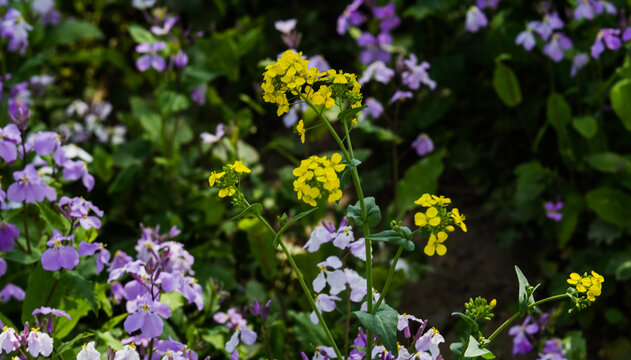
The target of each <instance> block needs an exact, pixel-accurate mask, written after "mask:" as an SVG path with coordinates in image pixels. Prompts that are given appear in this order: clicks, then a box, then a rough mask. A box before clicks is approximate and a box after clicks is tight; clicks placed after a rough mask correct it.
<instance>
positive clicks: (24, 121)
mask: <svg viewBox="0 0 631 360" xmlns="http://www.w3.org/2000/svg"><path fill="white" fill-rule="evenodd" d="M30 116H31V110H30V109H29V108H28V105H27V104H26V102H24V101H22V100H20V99H16V98H11V99H9V117H10V118H11V121H13V122H14V123H15V124H16V125H17V126H18V128H20V129H21V130H22V131H24V130H26V128H27V127H28V119H29V117H30Z"/></svg>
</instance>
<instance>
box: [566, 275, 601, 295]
mask: <svg viewBox="0 0 631 360" xmlns="http://www.w3.org/2000/svg"><path fill="white" fill-rule="evenodd" d="M604 282H605V278H604V277H603V276H602V275H600V274H598V273H597V272H595V271H593V270H592V272H591V275H587V273H584V274H583V276H581V275H579V274H577V273H571V274H570V277H569V278H568V279H567V283H568V284H570V285H574V287H575V288H576V290H577V291H578V292H579V293H585V295H586V296H587V300H589V301H592V302H593V301H595V300H596V297H597V296H600V293H601V291H602V284H603V283H604Z"/></svg>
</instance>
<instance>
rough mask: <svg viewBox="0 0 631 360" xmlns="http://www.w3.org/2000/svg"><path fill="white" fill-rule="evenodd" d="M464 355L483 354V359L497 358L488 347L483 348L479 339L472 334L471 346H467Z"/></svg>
mask: <svg viewBox="0 0 631 360" xmlns="http://www.w3.org/2000/svg"><path fill="white" fill-rule="evenodd" d="M464 356H466V357H470V358H474V357H477V356H481V357H482V358H483V359H495V355H493V353H492V352H490V351H489V350H488V349H484V348H481V347H480V343H479V342H478V340H476V339H475V338H474V337H473V336H471V335H469V346H467V350H465V352H464Z"/></svg>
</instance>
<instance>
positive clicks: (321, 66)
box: [307, 55, 331, 106]
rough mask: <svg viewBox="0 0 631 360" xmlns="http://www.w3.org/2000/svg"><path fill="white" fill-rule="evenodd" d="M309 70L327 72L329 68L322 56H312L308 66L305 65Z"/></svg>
mask: <svg viewBox="0 0 631 360" xmlns="http://www.w3.org/2000/svg"><path fill="white" fill-rule="evenodd" d="M311 68H316V69H318V70H320V71H329V70H330V69H331V66H330V65H329V63H328V62H327V61H326V59H325V58H324V57H323V56H322V55H314V56H312V57H310V58H309V64H308V65H307V69H311ZM307 106H308V105H307Z"/></svg>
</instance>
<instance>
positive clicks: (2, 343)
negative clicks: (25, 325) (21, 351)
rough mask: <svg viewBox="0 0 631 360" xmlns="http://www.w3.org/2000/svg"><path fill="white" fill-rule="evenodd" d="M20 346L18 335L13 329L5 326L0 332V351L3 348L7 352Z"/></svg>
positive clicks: (0, 351)
mask: <svg viewBox="0 0 631 360" xmlns="http://www.w3.org/2000/svg"><path fill="white" fill-rule="evenodd" d="M19 347H20V337H19V334H18V333H17V332H16V331H15V329H13V328H10V327H8V326H5V327H4V329H2V333H0V353H2V350H4V351H5V352H6V353H7V354H9V353H10V352H12V351H14V350H15V349H17V348H19Z"/></svg>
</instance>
